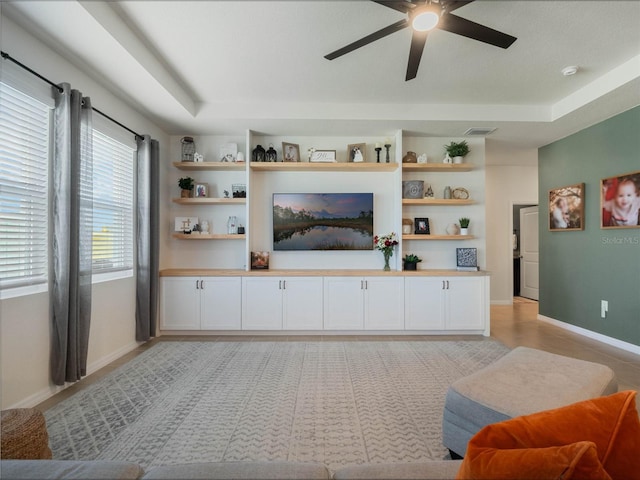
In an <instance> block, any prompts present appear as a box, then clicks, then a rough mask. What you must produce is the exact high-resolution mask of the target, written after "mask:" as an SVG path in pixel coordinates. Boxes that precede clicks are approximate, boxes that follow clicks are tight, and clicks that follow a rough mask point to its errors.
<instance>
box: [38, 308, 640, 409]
mask: <svg viewBox="0 0 640 480" xmlns="http://www.w3.org/2000/svg"><path fill="white" fill-rule="evenodd" d="M537 314H538V302H535V301H531V300H526V299H520V298H518V299H516V301H515V302H514V304H513V305H510V306H498V305H494V306H492V307H491V338H494V339H496V340H499V341H501V342H502V343H504V344H505V345H506V346H508V347H509V348H515V347H517V346H521V345H522V346H526V347H531V348H538V349H540V350H545V351H548V352H551V353H557V354H560V355H566V356H569V357H574V358H579V359H582V360H587V361H591V362H596V363H602V364H604V365H608V366H609V367H611V368H612V369H613V370H614V371H615V372H616V375H617V377H618V384H619V390H636V391H638V392H640V355H636V354H633V353H630V352H627V351H625V350H621V349H619V348H616V347H612V346H609V345H606V344H604V343H601V342H598V341H596V340H592V339H590V338H587V337H584V336H582V335H578V334H576V333H572V332H569V331H567V330H564V329H562V328H559V327H556V326H553V325H550V324H548V323H545V322H541V321H539V320H537ZM465 338H469V337H466V336H435V337H434V336H410V337H407V336H401V335H385V336H375V337H373V336H366V335H357V336H335V335H309V336H296V335H290V336H286V335H276V336H269V337H265V336H219V335H216V336H189V337H186V336H164V337H160V338H157V339H154V340H152V341H151V342H148V343H146V344H144V345H142V346H140V347H139V348H137V349H136V350H134V351H133V352H131V353H129V354H127V355H125V356H124V357H122V358H119V359H118V360H116V361H115V362H113V363H111V364H109V365H107V366H106V367H104V368H102V369H100V370H99V371H97V372H95V373H93V374H92V375H89V376H88V377H86V378H84V379H83V380H81V381H80V382H77V383H76V384H74V385H72V386H71V387H69V388H67V389H65V390H63V391H62V392H60V393H58V394H56V395H55V396H53V397H51V398H50V399H48V400H46V401H44V402H42V403H41V404H40V405H38V406H37V408H39V409H41V410H46V409H48V408H51V407H52V406H54V405H56V404H57V403H59V402H61V401H62V400H64V399H65V398H68V397H70V396H71V395H73V394H74V393H76V392H78V391H80V390H82V389H83V388H86V387H87V386H88V385H91V384H92V383H94V382H95V381H97V380H99V379H100V378H102V377H104V376H105V375H107V374H108V373H110V372H112V371H113V370H115V369H116V368H118V367H120V366H121V365H123V364H125V363H126V362H128V361H129V360H131V359H132V358H134V357H135V356H137V355H139V354H140V353H142V352H144V351H145V350H146V349H148V348H150V347H151V346H152V345H154V344H155V343H157V342H164V341H176V340H179V341H188V340H196V341H207V340H208V341H258V340H266V339H268V340H271V341H273V340H277V341H296V340H297V341H365V340H366V341H372V340H385V341H389V340H391V341H393V340H401V341H407V340H411V339H414V340H425V339H430V340H461V339H465ZM471 338H476V339H477V338H478V337H477V336H475V337H471ZM636 403H637V405H638V410H639V411H640V398H636Z"/></svg>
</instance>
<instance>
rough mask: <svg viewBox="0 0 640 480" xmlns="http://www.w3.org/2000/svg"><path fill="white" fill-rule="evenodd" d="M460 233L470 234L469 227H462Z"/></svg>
mask: <svg viewBox="0 0 640 480" xmlns="http://www.w3.org/2000/svg"><path fill="white" fill-rule="evenodd" d="M460 235H469V227H460Z"/></svg>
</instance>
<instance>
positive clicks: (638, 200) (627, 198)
mask: <svg viewBox="0 0 640 480" xmlns="http://www.w3.org/2000/svg"><path fill="white" fill-rule="evenodd" d="M600 228H640V171H638V172H632V173H627V174H626V175H620V176H617V177H609V178H603V179H602V181H601V182H600Z"/></svg>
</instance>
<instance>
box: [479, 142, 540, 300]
mask: <svg viewBox="0 0 640 480" xmlns="http://www.w3.org/2000/svg"><path fill="white" fill-rule="evenodd" d="M486 146H487V148H486V155H487V157H486V158H487V167H486V168H487V176H486V217H487V270H488V271H489V272H491V303H493V304H503V305H509V304H511V303H512V302H513V250H512V247H511V234H512V233H513V227H512V225H513V205H518V204H537V203H538V151H537V150H536V149H513V148H509V147H506V146H504V145H502V144H499V143H496V142H491V141H490V140H487V144H486Z"/></svg>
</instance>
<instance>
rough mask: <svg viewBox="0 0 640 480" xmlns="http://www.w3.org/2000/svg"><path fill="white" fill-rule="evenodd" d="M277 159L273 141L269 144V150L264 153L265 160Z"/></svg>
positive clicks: (273, 160)
mask: <svg viewBox="0 0 640 480" xmlns="http://www.w3.org/2000/svg"><path fill="white" fill-rule="evenodd" d="M277 161H278V153H277V152H276V149H275V148H273V143H270V144H269V150H267V153H266V154H265V162H277Z"/></svg>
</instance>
